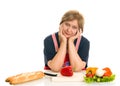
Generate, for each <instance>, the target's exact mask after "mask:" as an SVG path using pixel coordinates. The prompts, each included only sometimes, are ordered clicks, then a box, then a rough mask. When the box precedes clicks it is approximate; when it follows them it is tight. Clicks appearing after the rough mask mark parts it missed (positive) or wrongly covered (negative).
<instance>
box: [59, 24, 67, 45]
mask: <svg viewBox="0 0 120 86" xmlns="http://www.w3.org/2000/svg"><path fill="white" fill-rule="evenodd" d="M58 35H59V39H60V42H65V43H67V38H66V37H65V36H64V35H63V27H62V25H60V27H59V33H58Z"/></svg>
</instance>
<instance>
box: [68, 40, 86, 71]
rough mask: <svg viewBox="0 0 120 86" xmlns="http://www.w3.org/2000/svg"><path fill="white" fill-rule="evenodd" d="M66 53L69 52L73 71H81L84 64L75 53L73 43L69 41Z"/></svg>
mask: <svg viewBox="0 0 120 86" xmlns="http://www.w3.org/2000/svg"><path fill="white" fill-rule="evenodd" d="M68 52H69V59H70V64H71V66H72V68H73V69H74V71H81V70H82V69H83V68H85V66H86V62H84V61H82V59H81V57H80V56H79V55H78V53H77V50H76V47H75V46H74V43H73V42H72V41H70V40H69V43H68Z"/></svg>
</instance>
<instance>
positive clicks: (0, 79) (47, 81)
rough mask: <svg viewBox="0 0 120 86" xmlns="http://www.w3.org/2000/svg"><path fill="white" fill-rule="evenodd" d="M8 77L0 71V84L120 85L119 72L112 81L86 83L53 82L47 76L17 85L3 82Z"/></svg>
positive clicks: (56, 85) (29, 85)
mask: <svg viewBox="0 0 120 86" xmlns="http://www.w3.org/2000/svg"><path fill="white" fill-rule="evenodd" d="M7 77H8V74H7V75H6V74H4V73H2V72H0V86H118V85H120V82H119V81H120V74H116V79H115V80H114V81H113V82H107V83H91V84H87V83H85V82H75V81H74V82H64V81H59V82H54V81H52V80H51V77H49V76H47V77H44V78H42V79H39V80H34V81H30V82H26V83H23V84H18V85H10V84H9V83H7V82H5V79H6V78H7Z"/></svg>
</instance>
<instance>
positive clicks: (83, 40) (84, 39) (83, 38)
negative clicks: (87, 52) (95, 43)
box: [81, 35, 90, 43]
mask: <svg viewBox="0 0 120 86" xmlns="http://www.w3.org/2000/svg"><path fill="white" fill-rule="evenodd" d="M81 42H86V43H89V42H90V41H89V40H88V39H87V38H86V37H85V36H83V35H82V37H81Z"/></svg>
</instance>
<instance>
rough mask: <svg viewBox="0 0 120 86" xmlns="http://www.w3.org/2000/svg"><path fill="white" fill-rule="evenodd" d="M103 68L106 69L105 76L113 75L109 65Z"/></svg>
mask: <svg viewBox="0 0 120 86" xmlns="http://www.w3.org/2000/svg"><path fill="white" fill-rule="evenodd" d="M103 70H105V73H104V75H103V76H111V75H112V71H111V69H110V68H109V67H105V68H103Z"/></svg>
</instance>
